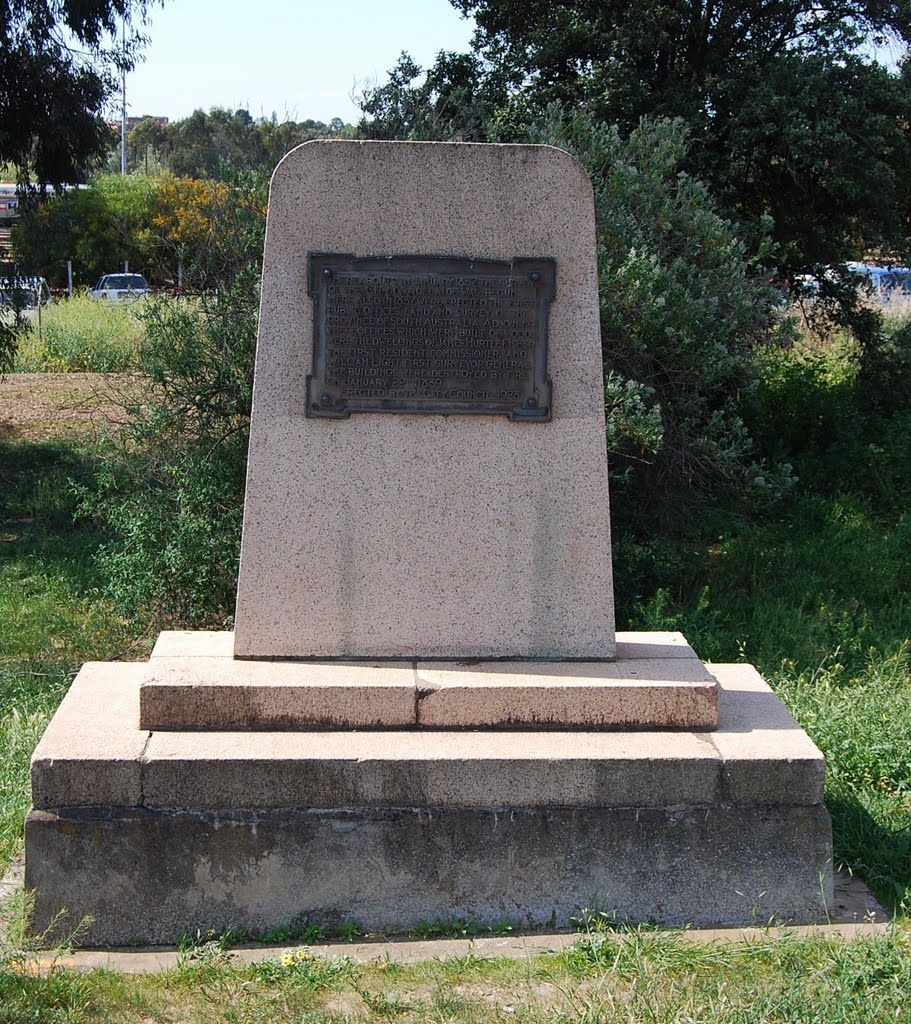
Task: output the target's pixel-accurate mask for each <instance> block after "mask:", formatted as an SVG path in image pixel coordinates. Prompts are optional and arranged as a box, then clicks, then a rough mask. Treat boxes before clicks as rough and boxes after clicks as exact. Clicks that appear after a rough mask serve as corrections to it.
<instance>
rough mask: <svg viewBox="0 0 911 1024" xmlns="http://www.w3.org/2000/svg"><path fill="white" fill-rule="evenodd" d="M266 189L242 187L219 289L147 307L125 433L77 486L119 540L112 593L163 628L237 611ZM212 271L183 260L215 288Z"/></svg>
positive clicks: (257, 184)
mask: <svg viewBox="0 0 911 1024" xmlns="http://www.w3.org/2000/svg"><path fill="white" fill-rule="evenodd" d="M265 189H266V181H265V179H264V178H262V179H260V180H258V181H253V180H252V179H246V180H245V181H244V183H243V191H242V193H241V194H240V195H239V196H238V202H237V204H236V208H235V213H234V216H233V218H232V219H231V220H230V221H229V222H226V223H225V225H224V227H225V230H224V232H223V234H222V237H221V240H220V250H219V251H220V254H221V258H220V262H219V267H218V278H217V282H216V283H217V285H218V287H217V291H216V292H215V293H214V294H213V295H208V296H205V297H204V298H202V299H200V300H199V301H196V302H193V303H190V302H187V303H183V304H177V303H174V302H170V301H165V300H151V301H148V302H147V303H146V304H145V306H144V309H143V311H142V314H141V319H142V324H143V327H144V330H145V337H144V339H143V341H142V344H141V346H140V350H139V369H140V370H141V372H142V375H141V380H140V393H139V394H138V395H137V397H136V400H135V404H134V406H132V407H131V408H130V410H129V413H130V421H131V425H130V429H129V432H128V434H127V436H126V437H125V438H121V439H119V440H118V441H112V442H109V443H108V445H107V448H106V450H105V452H104V456H103V463H104V466H103V470H102V472H100V473H99V475H98V479H97V482H96V484H95V485H94V486H93V487H88V488H83V489H82V491H81V497H82V512H83V514H84V515H89V516H93V517H95V518H96V519H98V520H99V521H100V522H102V523H103V524H104V525H106V526H107V527H108V528H110V529H111V530H112V531H113V532H114V535H115V536H114V539H113V540H112V541H110V542H109V543H107V544H106V545H105V546H104V548H103V549H102V551H101V553H100V556H99V558H100V562H101V568H102V571H103V575H104V577H105V578H106V579H107V581H108V584H107V587H108V593H109V595H110V596H111V598H112V599H113V600H114V601H115V602H116V603H117V605H118V606H119V607H121V608H122V609H124V610H125V611H128V612H131V613H136V612H138V613H140V614H142V615H144V616H145V617H146V618H148V619H149V620H151V621H152V622H153V623H154V624H155V625H157V626H159V627H161V626H163V625H172V626H175V625H192V626H204V625H211V626H216V627H225V626H227V625H229V624H230V621H231V618H232V616H233V606H234V592H235V585H236V579H237V562H238V557H239V551H240V530H241V523H242V515H243V495H244V478H245V473H246V458H247V437H248V428H249V419H250V409H251V403H252V389H253V353H254V349H255V345H256V318H257V310H258V306H259V280H260V261H261V258H262V245H263V229H264V222H263V219H262V211H263V210H264V209H265ZM214 271H215V268H214V267H213V266H212V265H211V264H202V265H200V266H195V265H192V264H191V265H189V266H188V267H187V274H188V278H189V279H190V280H193V277H194V275H199V276H202V275H205V277H206V280H207V281H209V282H210V283H211V282H212V280H213V278H212V274H213V273H214Z"/></svg>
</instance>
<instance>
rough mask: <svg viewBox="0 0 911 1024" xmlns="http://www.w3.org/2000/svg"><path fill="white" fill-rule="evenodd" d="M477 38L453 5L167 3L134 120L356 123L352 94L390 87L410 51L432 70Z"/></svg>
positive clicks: (139, 72) (144, 67) (352, 0)
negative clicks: (217, 115)
mask: <svg viewBox="0 0 911 1024" xmlns="http://www.w3.org/2000/svg"><path fill="white" fill-rule="evenodd" d="M473 30H474V25H473V22H471V21H467V20H465V19H463V18H462V17H461V16H460V15H459V14H458V13H457V12H456V11H455V9H454V8H453V7H452V6H451V5H450V3H449V0H296V2H295V0H246V2H240V0H165V3H164V6H161V7H155V8H153V9H152V11H151V13H150V16H149V23H148V24H147V25H146V27H145V28H144V29H143V31H144V32H145V34H146V35H147V36H148V39H149V42H148V44H147V45H146V48H145V51H144V55H145V60H144V61H143V62H142V63H141V64H139V66H138V67H137V68H136V70H134V71H132V72H130V74H128V75H127V83H126V84H127V114H128V115H129V116H131V117H142V116H144V115H146V114H151V115H153V116H164V117H169V118H171V119H172V120H174V119H176V118H181V117H186V116H187V115H188V114H190V113H192V111H193V110H195V109H196V108H198V107H201V108H202V109H203V110H208V109H210V108H211V107H227V108H231V109H236V108H238V107H243V108H245V109H246V110H248V111H249V112H250V113H251V114H252V115H253V116H254V117H260V116H265V117H269V116H271V115H272V113H273V112H275V113H276V114H277V115H278V118H279V120H285V119H288V120H295V121H303V120H306V119H307V118H312V119H313V120H316V121H324V122H329V121H330V120H331V119H332V118H333V117H340V118H341V119H342V120H343V121H346V122H352V123H354V122H356V121H357V120H358V119H359V117H360V111H359V110H358V108H357V107H356V106H355V104H354V103H353V102H352V100H351V93H352V92H353V91H354V92H356V91H357V90H358V89H359V88H361V87H362V86H363V84H364V82H365V81H366V80H372V81H374V82H379V83H380V84H382V83H383V82H384V81H385V80H386V72H387V71H388V70H389V68H391V67H392V66H393V65H394V64H395V62H396V60H397V59H398V55H399V53H400V52H401V51H402V50H407V51H408V52H409V53H410V54H411V56H412V57H413V58H414V59H415V60H416V61H417V62H418V64H420V65H421V66H422V67H427V66H428V65H429V64H431V63H432V62H433V60H434V58H435V56H436V54H437V52H438V51H439V50H455V51H459V52H464V51H465V50H467V49H468V43H469V40H470V39H471V35H472V32H473ZM119 113H120V109H119V102H118V107H117V111H116V115H115V116H119Z"/></svg>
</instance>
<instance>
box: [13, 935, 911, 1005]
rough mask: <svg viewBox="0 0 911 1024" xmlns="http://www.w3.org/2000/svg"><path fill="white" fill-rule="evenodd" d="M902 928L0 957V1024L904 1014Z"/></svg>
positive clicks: (904, 942) (905, 938)
mask: <svg viewBox="0 0 911 1024" xmlns="http://www.w3.org/2000/svg"><path fill="white" fill-rule="evenodd" d="M909 980H911V978H909V945H908V934H907V932H903V931H897V932H895V933H893V934H891V935H889V936H885V937H880V938H874V939H869V940H864V941H860V942H856V943H853V944H850V945H849V944H845V943H842V942H840V941H837V940H826V939H815V940H802V941H798V940H793V939H789V938H787V937H783V938H782V937H773V936H769V937H768V938H767V939H764V940H762V941H757V942H753V943H750V944H743V945H722V944H695V943H689V942H686V941H684V940H682V939H680V938H679V937H678V936H677V935H675V934H673V933H657V932H649V931H643V930H624V931H619V932H609V933H600V932H595V933H591V934H589V935H587V936H584V937H582V938H581V939H580V940H579V941H578V942H577V943H575V945H574V946H573V947H571V948H569V949H568V950H566V951H564V952H561V953H553V954H540V955H537V956H534V957H531V956H529V957H528V958H526V959H519V960H508V959H505V958H488V957H484V956H480V955H478V954H476V953H472V952H469V953H468V954H466V955H464V956H461V957H456V958H453V959H451V960H446V961H439V960H428V961H425V962H423V963H418V964H402V963H396V962H394V961H388V960H378V961H374V962H372V963H369V964H357V963H354V962H352V961H351V960H350V959H348V958H346V957H336V958H324V957H319V956H315V955H313V953H312V952H310V951H308V950H305V949H300V950H296V951H290V952H289V953H287V954H285V955H284V956H279V957H275V958H271V959H266V960H264V961H261V962H259V963H257V964H254V965H252V966H238V965H237V964H236V963H232V961H231V959H230V955H229V954H227V953H225V952H224V951H223V950H221V949H219V948H218V947H217V946H211V947H206V948H204V949H202V950H197V951H195V952H194V953H192V954H188V955H187V956H185V957H183V958H182V959H181V960H180V962H179V965H178V966H177V967H176V968H175V969H173V970H169V971H166V972H163V973H160V974H156V975H152V976H136V975H133V976H130V975H115V974H112V973H110V972H107V971H102V970H96V971H92V972H91V973H86V974H80V973H77V972H75V971H70V970H65V969H62V968H58V969H49V970H48V969H46V970H43V971H41V972H38V973H34V971H33V968H31V967H30V961H29V959H28V958H27V957H16V956H7V958H6V959H5V960H0V1024H6V1022H10V1024H12V1022H17V1024H18V1022H20V1021H24V1020H29V1021H41V1022H43V1021H68V1022H71V1024H84V1022H86V1024H87V1022H93V1021H99V1022H100V1021H105V1022H109V1021H110V1022H124V1024H127V1022H135V1024H151V1022H158V1021H161V1022H165V1021H181V1022H186V1024H209V1022H214V1021H228V1022H238V1024H239V1022H244V1024H254V1022H263V1024H265V1022H270V1024H271V1022H273V1021H276V1020H282V1021H307V1022H308V1024H340V1022H342V1021H346V1022H349V1021H369V1022H372V1021H400V1022H402V1024H412V1022H414V1024H417V1022H426V1021H439V1022H448V1021H452V1022H459V1024H475V1022H478V1024H481V1022H484V1024H487V1022H490V1021H522V1022H527V1024H539V1022H540V1024H544V1022H547V1024H564V1022H565V1024H570V1022H592V1024H594V1022H605V1024H606V1022H613V1021H616V1022H624V1024H625V1022H629V1021H649V1022H654V1024H661V1022H667V1024H671V1022H680V1024H683V1022H690V1021H713V1022H719V1024H724V1022H730V1024H752V1022H755V1024H766V1022H770V1021H781V1022H786V1021H801V1022H808V1024H809V1022H819V1024H842V1022H843V1024H848V1022H850V1024H857V1022H860V1021H887V1020H888V1021H898V1022H902V1021H908V1020H909V1019H911V1007H909V1006H908V1001H907V986H908V982H909Z"/></svg>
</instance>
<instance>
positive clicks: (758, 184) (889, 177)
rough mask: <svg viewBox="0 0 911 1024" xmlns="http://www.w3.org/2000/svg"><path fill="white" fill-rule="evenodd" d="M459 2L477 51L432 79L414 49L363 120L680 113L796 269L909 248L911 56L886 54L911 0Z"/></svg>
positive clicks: (431, 131) (693, 166)
mask: <svg viewBox="0 0 911 1024" xmlns="http://www.w3.org/2000/svg"><path fill="white" fill-rule="evenodd" d="M451 2H452V3H453V5H454V6H455V7H456V8H458V9H459V10H460V11H461V12H462V13H463V14H466V15H467V14H470V15H473V16H474V17H475V19H476V20H477V24H478V31H477V34H476V36H475V40H474V43H473V49H474V53H473V55H472V56H471V57H470V58H464V57H463V58H461V59H455V55H452V54H441V55H440V57H439V58H438V60H437V63H436V65H435V66H434V67H433V68H431V69H429V71H428V72H427V75H426V79H425V80H424V81H423V82H422V83H418V84H417V85H415V84H413V83H414V81H415V79H416V78H417V74H419V73H420V70H421V69H420V68H415V67H414V66H408V64H407V63H406V61H404V60H400V62H399V64H398V65H397V67H396V68H395V69H394V70H393V72H391V73H390V79H389V82H388V83H387V85H386V86H383V87H381V88H380V89H376V90H373V92H371V93H368V94H366V96H365V100H366V102H365V103H364V110H365V113H367V114H368V116H369V117H371V118H373V122H367V123H365V126H364V130H365V133H367V134H376V135H380V136H381V137H402V133H405V134H407V135H408V137H438V138H449V137H463V138H475V139H480V140H483V139H486V138H498V139H503V140H510V139H512V140H520V139H522V138H524V137H526V135H527V132H528V130H529V128H530V127H531V126H532V125H534V124H535V123H536V122H538V121H539V120H540V119H541V117H542V115H543V112H544V111H545V110H546V108H547V106H548V104H550V103H554V102H557V103H560V104H562V105H563V106H564V108H565V109H574V110H585V111H587V112H588V113H590V114H591V115H592V116H593V117H595V118H596V119H597V120H598V121H602V122H605V123H608V124H616V125H617V126H618V127H619V129H620V131H621V133H622V134H628V133H629V132H631V131H633V130H634V129H635V128H636V126H637V125H638V124H639V121H640V119H641V118H642V117H644V116H648V117H653V118H654V117H671V118H681V119H682V120H683V121H684V122H685V123H686V125H687V126H688V129H689V137H690V140H691V142H690V148H689V155H688V158H687V164H686V168H687V169H688V170H689V171H691V172H692V173H693V174H694V175H695V176H697V177H698V178H700V179H701V180H703V181H705V182H706V183H707V184H708V185H709V187H710V188H711V190H712V191H713V193H714V194H715V195H716V197H717V198H718V199H719V200H720V202H721V204H722V207H723V208H724V209H726V210H727V211H728V212H729V214H730V215H732V216H733V217H735V218H736V219H737V220H738V221H739V222H740V223H741V225H745V226H746V227H747V228H748V229H749V228H750V227H751V226H752V225H756V224H758V223H759V221H760V219H761V218H762V217H763V216H765V215H769V216H771V217H772V219H773V221H774V229H773V230H774V237H775V240H776V241H777V242H778V243H779V246H778V257H777V258H778V261H779V264H780V270H781V272H782V273H783V274H787V275H791V274H795V273H797V272H799V271H802V270H806V269H808V268H812V267H814V266H816V265H819V264H832V263H840V262H843V261H844V260H847V259H853V258H858V257H861V256H863V255H865V254H866V253H869V252H877V253H879V254H881V255H885V256H891V257H892V258H894V259H905V258H908V255H909V249H911V246H909V242H908V238H909V234H911V193H909V190H908V187H907V183H908V181H909V180H911V134H909V133H911V128H909V126H911V71H909V65H908V63H907V61H906V62H905V64H904V66H903V68H902V69H901V70H899V69H893V68H887V67H885V66H883V65H881V64H879V63H877V61H876V60H875V59H874V57H873V56H872V55H871V48H872V46H873V45H874V44H875V43H876V42H878V41H879V42H881V41H883V40H885V39H887V38H888V39H892V40H895V41H897V42H898V43H899V44H900V45H902V46H905V45H907V43H908V41H909V40H911V4H909V3H908V0H641V2H639V3H635V4H630V3H628V2H627V0H451ZM412 65H413V62H412ZM408 72H415V73H414V74H411V76H410V77H407V74H408ZM406 79H407V80H406ZM453 89H460V90H461V94H462V95H463V96H468V97H470V99H471V103H472V104H473V106H474V108H475V109H473V110H472V113H471V116H470V117H464V116H461V120H460V121H459V124H458V132H457V133H453V131H452V125H451V121H448V120H446V118H443V119H441V118H440V117H439V116H438V108H439V105H440V101H441V99H445V98H446V97H447V96H448V95H449V94H450V93H451V92H452V90H453ZM478 103H482V104H484V105H485V106H486V110H485V111H484V116H479V112H478V111H477V109H476V108H477V105H478ZM479 125H480V127H478V126H479ZM384 131H387V132H390V133H398V134H386V135H382V132H384ZM421 133H423V135H422V134H421Z"/></svg>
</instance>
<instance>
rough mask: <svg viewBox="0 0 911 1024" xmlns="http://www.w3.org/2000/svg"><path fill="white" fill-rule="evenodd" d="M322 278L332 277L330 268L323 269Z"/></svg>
mask: <svg viewBox="0 0 911 1024" xmlns="http://www.w3.org/2000/svg"><path fill="white" fill-rule="evenodd" d="M323 277H332V267H323Z"/></svg>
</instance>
